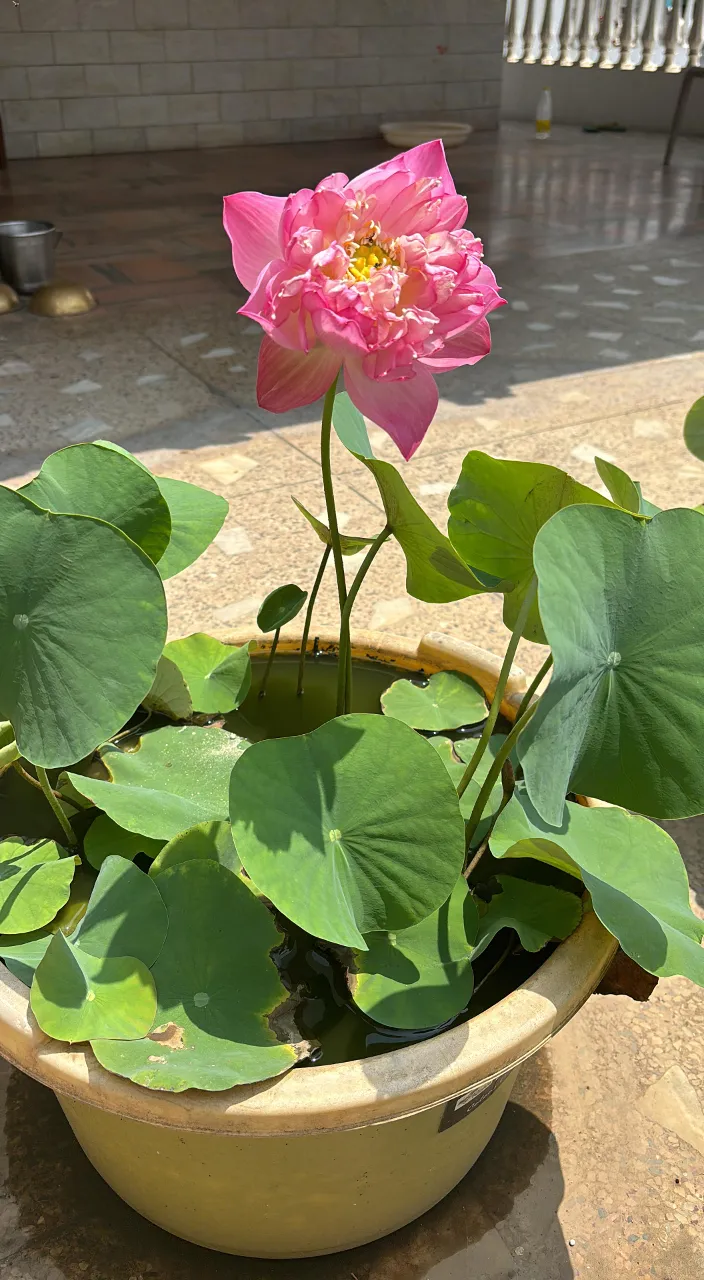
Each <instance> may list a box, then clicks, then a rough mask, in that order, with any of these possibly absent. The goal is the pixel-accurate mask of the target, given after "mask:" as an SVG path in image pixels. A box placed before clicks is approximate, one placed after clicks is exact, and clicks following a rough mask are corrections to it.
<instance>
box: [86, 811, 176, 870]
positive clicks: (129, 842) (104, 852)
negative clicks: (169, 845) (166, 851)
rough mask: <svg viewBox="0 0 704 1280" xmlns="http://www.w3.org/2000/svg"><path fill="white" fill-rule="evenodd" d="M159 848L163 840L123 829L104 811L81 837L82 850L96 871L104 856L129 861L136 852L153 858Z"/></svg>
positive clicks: (135, 855) (100, 865) (161, 846)
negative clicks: (115, 856) (152, 838)
mask: <svg viewBox="0 0 704 1280" xmlns="http://www.w3.org/2000/svg"><path fill="white" fill-rule="evenodd" d="M161 848H163V841H161V840H150V838H149V836H143V835H139V834H137V833H135V832H134V831H125V829H124V827H119V826H118V825H117V823H116V822H113V820H112V818H108V816H107V814H106V813H99V814H98V816H97V818H96V819H95V821H94V822H92V823H91V825H90V826H89V828H88V830H87V831H86V834H85V836H84V837H83V852H84V854H85V856H86V858H87V860H88V862H89V863H90V865H91V867H95V869H96V871H100V868H101V867H102V865H103V863H104V861H105V859H106V858H110V857H112V856H114V855H117V856H118V857H120V858H127V859H128V860H129V861H130V862H131V861H133V859H134V858H136V857H137V854H138V853H144V854H146V855H147V857H148V858H155V857H156V855H157V854H158V852H159V850H160V849H161Z"/></svg>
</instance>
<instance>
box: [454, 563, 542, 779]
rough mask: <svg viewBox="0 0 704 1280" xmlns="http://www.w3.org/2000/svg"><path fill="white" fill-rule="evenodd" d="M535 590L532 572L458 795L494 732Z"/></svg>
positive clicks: (474, 770)
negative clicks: (492, 695) (474, 749)
mask: <svg viewBox="0 0 704 1280" xmlns="http://www.w3.org/2000/svg"><path fill="white" fill-rule="evenodd" d="M537 590H538V579H537V578H536V576H535V574H533V579H532V581H531V583H530V586H529V587H528V590H527V591H526V594H525V598H524V600H523V604H522V605H521V608H520V610H519V613H518V617H517V618H516V625H515V627H514V628H513V631H512V632H511V639H510V640H509V642H508V645H507V648H506V654H505V656H504V660H503V663H502V666H501V671H500V672H499V679H498V681H497V685H496V691H495V693H494V697H493V699H492V703H491V706H490V708H489V714H488V716H487V718H486V722H485V724H484V728H483V730H482V736H481V738H480V739H479V742H478V743H477V749H476V751H475V752H474V755H473V756H472V759H471V760H470V762H469V764H468V765H467V768H466V769H465V771H464V773H463V775H462V778H461V781H460V784H459V786H458V788H457V794H458V795H460V796H463V795H464V793H465V791H466V790H467V787H468V786H469V784H470V782H471V780H472V778H473V777H474V775H475V773H476V771H477V769H478V767H479V763H480V761H481V759H482V756H483V755H484V752H485V751H486V749H487V747H488V746H489V741H490V739H491V735H492V733H493V732H494V726H495V724H496V721H497V720H498V718H499V711H500V710H501V703H502V702H503V697H504V693H505V690H506V685H507V683H508V678H509V676H510V674H511V666H512V663H513V659H514V657H515V656H516V649H517V648H518V641H519V640H520V638H521V636H522V635H523V628H524V627H525V625H526V622H527V621H528V614H529V613H530V610H531V607H532V604H533V601H534V600H535V597H536V593H537ZM524 718H525V717H524ZM497 759H498V757H497Z"/></svg>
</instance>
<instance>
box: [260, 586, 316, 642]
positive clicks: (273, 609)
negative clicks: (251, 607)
mask: <svg viewBox="0 0 704 1280" xmlns="http://www.w3.org/2000/svg"><path fill="white" fill-rule="evenodd" d="M307 598H308V592H307V591H303V590H302V589H301V588H300V587H297V586H296V584H295V582H287V583H286V584H285V586H283V587H275V588H274V590H273V591H270V592H269V594H268V596H267V597H266V600H265V601H264V602H263V604H262V606H261V608H260V610H259V613H258V614H257V626H258V627H259V630H260V631H278V629H279V627H283V626H285V625H286V623H287V622H292V621H293V619H294V618H295V617H296V614H298V613H300V612H301V609H302V608H303V606H304V604H305V602H306V600H307Z"/></svg>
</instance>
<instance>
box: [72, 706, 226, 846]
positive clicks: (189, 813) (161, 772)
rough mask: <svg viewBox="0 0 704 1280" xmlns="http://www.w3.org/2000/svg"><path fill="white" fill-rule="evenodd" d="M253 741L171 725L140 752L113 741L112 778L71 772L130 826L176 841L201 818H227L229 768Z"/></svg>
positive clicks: (108, 760)
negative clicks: (123, 748) (125, 749)
mask: <svg viewBox="0 0 704 1280" xmlns="http://www.w3.org/2000/svg"><path fill="white" fill-rule="evenodd" d="M247 745H248V744H247V743H246V742H245V741H243V739H242V738H237V737H235V735H234V734H231V733H226V732H225V731H224V730H223V729H216V728H214V727H208V728H199V727H197V726H196V725H184V726H183V727H181V728H177V727H176V725H166V726H165V727H164V728H163V729H155V730H153V731H152V732H151V733H145V734H143V736H142V739H141V745H140V747H139V749H138V750H136V751H120V750H119V748H117V747H114V746H112V744H110V743H109V744H108V745H107V746H106V747H104V748H103V750H102V753H101V754H102V759H103V763H104V764H105V766H106V768H107V769H108V771H109V773H110V775H111V777H112V779H113V780H112V782H104V781H103V780H102V779H99V778H87V777H84V776H83V775H82V774H79V773H69V774H68V775H67V777H68V780H69V782H71V783H72V784H73V786H75V787H76V788H77V789H78V790H79V791H80V793H81V794H82V795H85V796H87V797H88V799H89V800H92V801H93V803H94V804H96V805H98V807H99V808H101V809H103V810H104V811H105V813H107V814H108V816H109V817H110V818H112V819H113V821H114V822H117V823H118V824H119V825H120V826H121V827H125V828H126V830H127V831H135V832H138V833H139V834H140V835H147V836H151V837H152V839H154V840H171V839H172V838H173V836H176V835H178V834H179V832H181V831H185V830H186V828H187V827H191V826H193V825H194V824H195V823H197V822H207V821H210V820H212V819H217V818H220V819H224V818H226V817H227V813H228V804H227V793H228V785H229V781H230V773H231V771H232V766H233V765H234V763H235V761H236V760H237V759H239V757H240V755H241V754H242V752H243V751H244V749H245V747H246V746H247Z"/></svg>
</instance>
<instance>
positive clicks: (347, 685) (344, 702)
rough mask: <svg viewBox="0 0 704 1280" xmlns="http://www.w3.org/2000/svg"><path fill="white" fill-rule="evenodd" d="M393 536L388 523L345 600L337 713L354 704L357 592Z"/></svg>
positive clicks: (343, 712) (360, 567) (366, 558)
mask: <svg viewBox="0 0 704 1280" xmlns="http://www.w3.org/2000/svg"><path fill="white" fill-rule="evenodd" d="M390 537H391V529H390V528H389V526H388V525H387V526H386V528H385V529H382V531H381V533H380V534H378V535H377V537H376V538H375V539H374V541H373V543H372V545H371V547H370V548H369V550H368V552H367V554H366V556H365V557H364V559H363V561H362V563H361V565H360V566H359V570H358V572H357V575H356V577H355V580H354V582H353V583H352V586H351V587H350V592H349V595H348V597H347V599H346V601H345V605H344V608H343V610H342V618H341V619H340V651H339V657H338V664H337V715H338V716H342V715H346V714H347V712H348V711H349V710H350V707H351V704H352V678H351V671H350V656H351V648H350V615H351V613H352V606H353V604H354V602H355V600H356V598H357V592H358V591H359V588H360V587H361V585H362V583H363V582H364V579H365V578H366V576H367V573H368V572H369V570H370V568H371V566H372V562H373V560H374V557H375V556H376V554H377V552H378V551H380V550H381V548H382V547H383V545H384V543H385V542H386V539H387V538H390Z"/></svg>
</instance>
